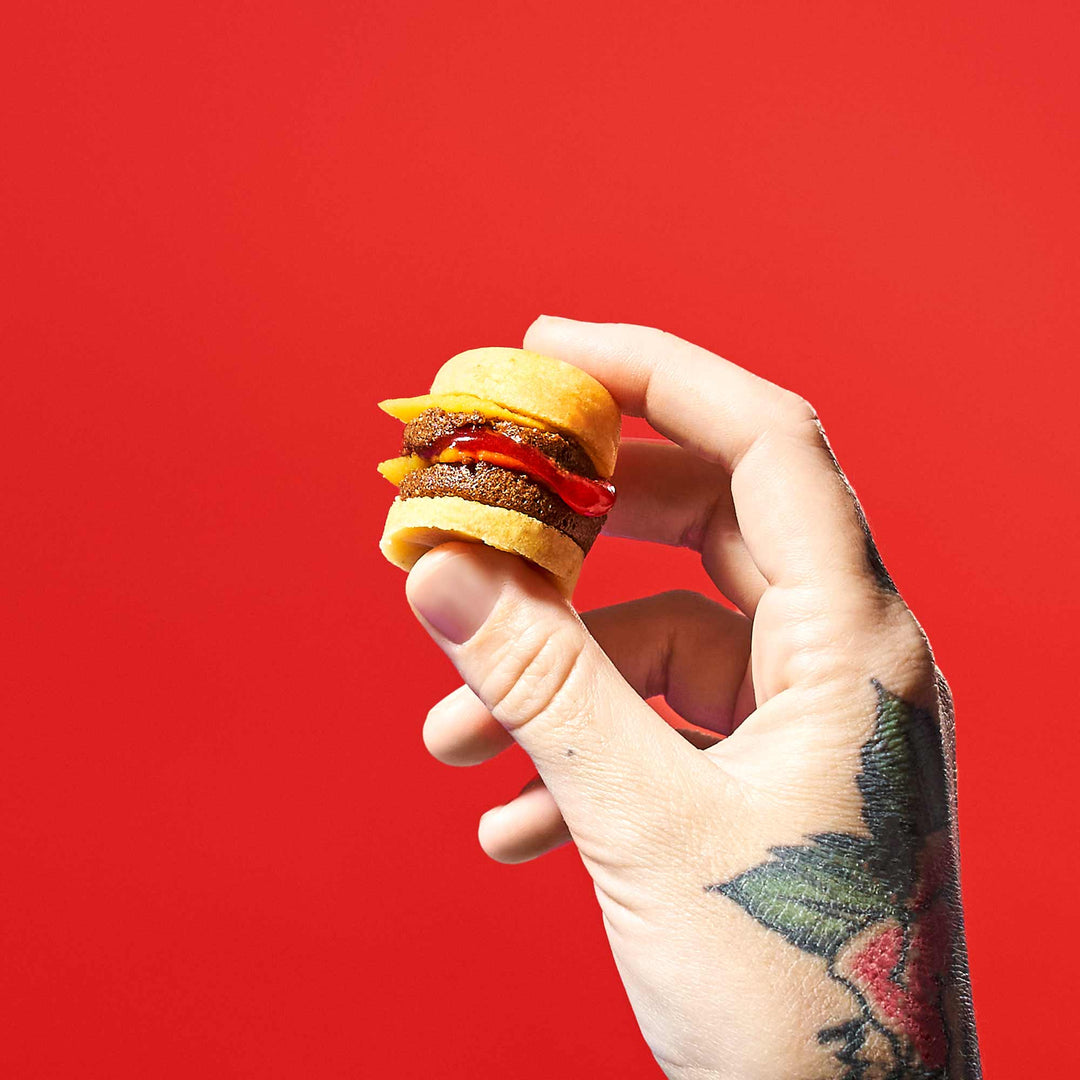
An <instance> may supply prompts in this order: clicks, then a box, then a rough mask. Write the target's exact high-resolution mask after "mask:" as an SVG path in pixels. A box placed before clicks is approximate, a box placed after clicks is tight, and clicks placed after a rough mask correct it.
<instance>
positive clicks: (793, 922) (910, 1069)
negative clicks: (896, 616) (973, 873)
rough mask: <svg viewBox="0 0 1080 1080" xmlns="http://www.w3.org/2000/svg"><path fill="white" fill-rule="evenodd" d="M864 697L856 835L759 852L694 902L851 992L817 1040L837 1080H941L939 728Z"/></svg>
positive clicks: (947, 962) (944, 994)
mask: <svg viewBox="0 0 1080 1080" xmlns="http://www.w3.org/2000/svg"><path fill="white" fill-rule="evenodd" d="M873 685H874V689H875V691H876V693H877V711H876V724H875V728H874V734H873V736H872V737H871V738H870V740H869V741H868V742H867V743H866V744H865V745H864V746H863V748H862V771H861V772H859V773H858V775H857V777H856V782H857V783H858V786H859V791H860V793H861V794H862V802H863V806H862V818H863V821H864V823H865V825H866V828H867V830H868V832H869V835H868V836H856V835H854V834H852V833H840V832H836V833H819V834H817V835H815V836H810V837H808V843H806V844H803V845H798V846H791V847H774V848H770V854H771V856H772V858H771V859H770V860H769V861H767V862H763V863H761V864H760V865H758V866H754V867H752V868H751V869H749V870H747V871H746V872H745V873H742V874H739V875H738V876H737V877H735V878H732V880H731V881H727V882H724V883H722V884H719V885H709V886H706V889H707V891H708V892H711V893H716V894H719V895H722V896H726V897H727V898H728V899H729V900H733V901H735V903H737V904H739V905H740V906H741V907H743V908H744V909H745V910H746V911H747V912H749V914H750V915H752V916H753V917H754V918H755V919H757V920H758V922H760V923H762V924H763V925H765V926H767V927H768V928H769V929H770V930H775V931H776V932H777V933H780V934H783V935H784V937H785V938H787V940H788V941H789V942H791V944H792V945H795V946H797V947H798V948H800V949H802V950H804V951H805V952H808V953H812V954H814V955H815V956H820V957H822V958H823V959H824V960H825V962H826V964H827V966H828V973H829V976H830V977H831V978H832V979H834V980H835V981H836V982H838V983H840V984H841V985H842V986H844V987H845V988H846V989H847V991H848V992H849V993H850V995H851V998H852V1001H853V1005H854V1007H855V1010H856V1014H855V1015H854V1016H853V1017H852V1018H851V1019H849V1020H845V1021H844V1022H842V1023H838V1024H834V1025H832V1026H830V1027H826V1028H823V1029H822V1030H821V1031H819V1032H818V1041H819V1042H820V1043H821V1044H822V1045H826V1046H829V1047H832V1048H833V1054H834V1056H835V1057H836V1060H837V1061H838V1062H839V1063H840V1064H841V1065H842V1066H843V1070H842V1072H841V1073H840V1074H839V1075H840V1077H841V1080H946V1078H947V1077H948V1076H949V1072H948V1069H949V1060H950V1030H949V1026H950V1025H949V1023H948V1022H947V1015H948V1013H949V1012H950V1011H951V1009H952V1007H953V1004H954V1002H955V999H956V995H957V988H956V987H955V986H950V982H951V978H950V971H951V970H952V966H953V960H952V951H953V947H954V944H955V941H954V932H955V929H956V919H955V914H954V913H955V911H956V910H957V905H956V904H955V903H954V902H953V897H954V892H955V881H956V877H955V873H954V861H953V849H952V843H951V839H950V830H949V828H948V825H949V820H948V810H949V806H948V795H947V787H946V778H947V774H946V765H945V761H944V759H943V754H942V737H941V728H940V725H939V724H938V722H937V718H936V717H935V716H934V715H932V714H931V713H930V712H928V711H926V710H924V709H919V708H916V707H915V706H913V705H910V704H909V703H908V702H906V701H904V700H903V699H902V698H899V697H897V696H896V695H895V694H891V693H890V692H889V691H888V690H886V689H885V688H884V687H883V686H882V685H881V684H880V683H878V682H877V681H875V682H874V684H873ZM960 989H961V992H962V990H963V988H960ZM976 1073H977V1063H976V1065H975V1067H974V1069H973V1071H972V1073H971V1074H970V1075H976Z"/></svg>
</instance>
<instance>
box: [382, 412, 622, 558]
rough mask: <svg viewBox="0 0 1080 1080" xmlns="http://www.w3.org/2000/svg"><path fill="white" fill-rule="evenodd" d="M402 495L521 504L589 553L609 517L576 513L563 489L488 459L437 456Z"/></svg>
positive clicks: (411, 475)
mask: <svg viewBox="0 0 1080 1080" xmlns="http://www.w3.org/2000/svg"><path fill="white" fill-rule="evenodd" d="M452 415H458V414H452ZM414 422H415V421H414ZM410 426H411V425H410ZM519 430H520V429H519ZM407 452H410V453H411V452H414V451H407ZM399 495H400V497H401V498H402V499H415V498H419V497H420V496H429V497H436V496H439V495H457V496H459V497H460V498H462V499H469V500H471V501H472V502H478V503H484V504H485V505H487V506H501V507H504V508H505V509H507V510H516V511H518V513H520V514H528V516H529V517H531V518H536V519H537V520H538V521H542V522H543V523H544V524H545V525H550V526H552V528H555V529H558V530H559V532H561V533H563V534H564V535H566V536H569V537H570V539H571V540H573V541H574V543H575V544H577V546H578V547H579V548H581V550H582V551H583V552H585V554H588V552H589V548H591V547H592V545H593V541H594V540H595V539H596V537H597V535H598V534H599V532H600V529H601V527H602V526H603V524H604V521H605V519H606V517H607V515H606V514H605V515H604V516H603V517H586V516H585V515H584V514H577V513H575V512H574V511H573V510H571V509H570V507H568V506H567V505H566V503H564V502H563V501H562V499H560V498H559V496H558V495H556V494H555V493H554V492H552V491H549V490H548V489H547V488H546V487H544V486H543V485H542V484H538V483H537V482H536V481H535V480H533V479H532V478H531V477H530V476H527V475H526V474H525V473H519V472H514V471H513V470H512V469H504V468H502V467H501V466H499V465H492V464H491V462H489V461H474V462H467V463H466V462H436V463H434V464H432V465H428V466H426V467H425V468H423V469H417V470H416V471H415V472H411V473H409V474H408V475H407V476H405V478H404V479H403V480H402V481H401V487H400V488H399Z"/></svg>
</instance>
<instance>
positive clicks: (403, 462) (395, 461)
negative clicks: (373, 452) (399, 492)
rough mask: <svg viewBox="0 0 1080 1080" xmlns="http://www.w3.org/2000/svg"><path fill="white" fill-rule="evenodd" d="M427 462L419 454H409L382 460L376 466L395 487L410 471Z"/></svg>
mask: <svg viewBox="0 0 1080 1080" xmlns="http://www.w3.org/2000/svg"><path fill="white" fill-rule="evenodd" d="M425 464H426V462H425V461H424V459H423V458H422V457H420V455H419V454H409V455H408V456H407V457H392V458H387V459H386V461H380V462H379V464H378V465H377V466H376V468H377V469H378V470H379V472H380V473H381V474H382V475H383V476H385V477H386V479H387V480H389V481H390V483H391V484H393V485H394V487H398V486H400V484H401V481H402V480H404V479H405V477H406V476H408V475H409V473H411V472H415V471H416V470H417V469H420V468H422V467H423V466H424V465H425Z"/></svg>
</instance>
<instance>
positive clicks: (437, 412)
mask: <svg viewBox="0 0 1080 1080" xmlns="http://www.w3.org/2000/svg"><path fill="white" fill-rule="evenodd" d="M461 427H485V428H489V429H490V430H492V431H497V432H498V433H499V434H500V435H506V436H508V437H509V438H511V439H515V440H516V441H517V442H520V443H525V445H526V446H532V447H534V448H535V449H537V450H539V451H540V452H541V453H542V454H544V455H545V456H547V457H549V458H551V460H552V461H554V462H555V464H556V465H561V466H562V467H563V468H564V469H566V470H567V471H568V472H572V473H577V475H578V476H584V477H586V478H587V479H589V480H599V479H600V474H599V473H598V472H597V471H596V466H595V465H593V463H592V459H591V458H590V457H589V455H588V454H586V453H585V451H584V450H582V449H581V447H580V446H578V444H577V443H576V442H574V440H573V439H571V438H570V437H569V436H568V435H563V434H561V433H560V432H556V431H547V430H545V429H543V428H534V427H527V426H525V425H524V424H515V423H513V421H511V420H496V419H494V418H493V417H490V416H484V414H483V413H478V412H471V413H464V412H452V413H448V412H446V411H445V410H443V409H425V410H424V411H423V412H422V413H421V414H420V415H419V416H418V417H417V418H416V419H415V420H413V421H412V423H410V424H406V425H405V432H404V434H403V435H402V443H401V452H402V454H405V455H409V454H420V455H421V457H422V456H423V455H424V451H425V450H426V449H427V448H428V447H429V446H431V444H432V443H433V442H435V440H436V439H439V438H442V437H443V436H446V435H452V434H453V433H454V432H455V431H456V430H457V429H458V428H461ZM534 516H535V515H534Z"/></svg>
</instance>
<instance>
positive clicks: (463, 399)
mask: <svg viewBox="0 0 1080 1080" xmlns="http://www.w3.org/2000/svg"><path fill="white" fill-rule="evenodd" d="M379 408H380V409H382V411H383V412H385V413H389V414H390V415H391V416H393V417H395V418H396V419H398V420H400V421H402V422H403V423H405V424H407V423H409V421H410V420H415V419H416V418H417V417H418V416H419V415H420V414H421V413H422V412H424V411H425V410H426V409H442V410H443V412H478V413H480V414H481V415H482V416H490V417H491V418H492V419H494V420H509V421H510V422H511V423H514V424H521V425H523V426H524V427H534V428H543V427H544V424H543V423H542V422H541V421H539V420H535V419H533V417H531V416H523V415H522V414H521V413H516V412H514V411H513V410H511V409H506V408H503V406H502V405H496V404H495V402H494V401H486V400H484V398H479V397H474V396H473V395H472V394H421V395H420V397H409V398H387V399H386V400H385V401H380V402H379Z"/></svg>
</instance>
